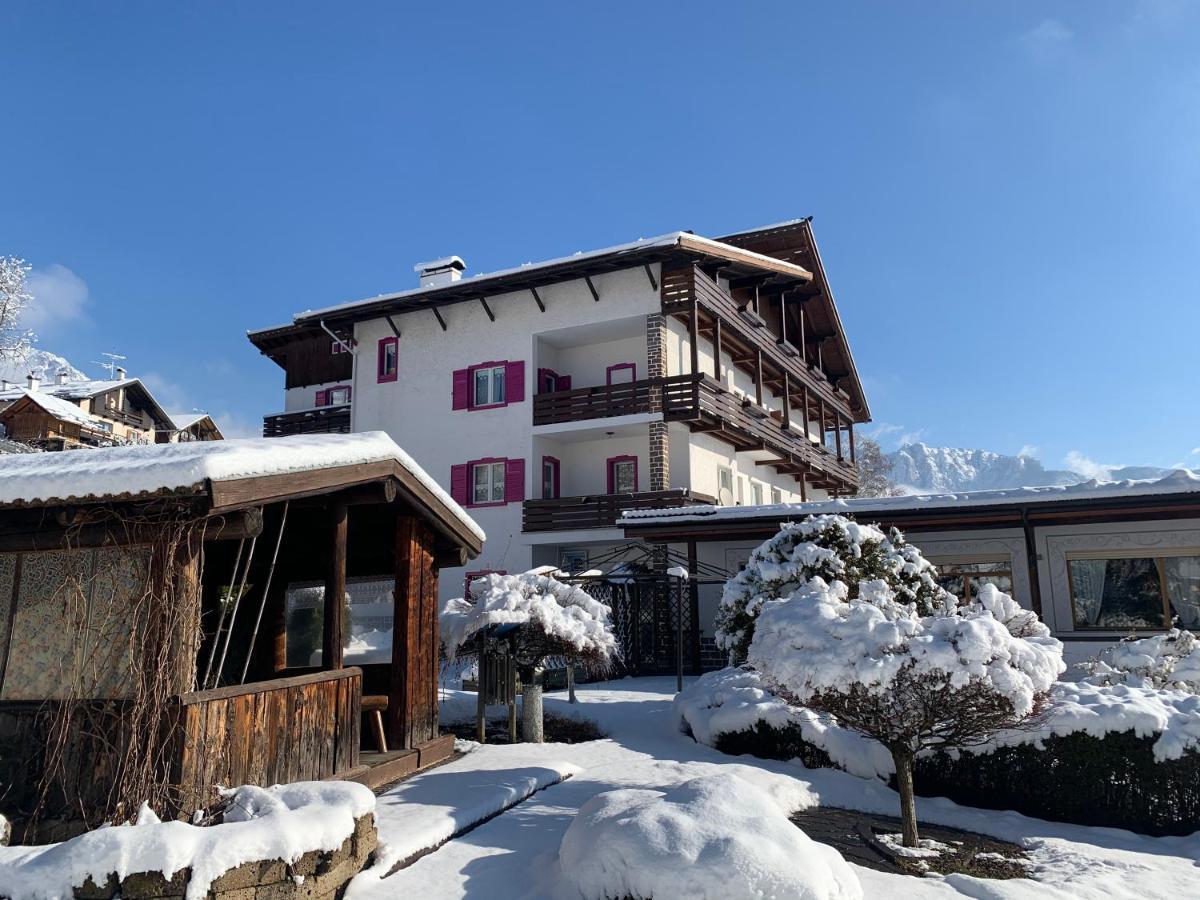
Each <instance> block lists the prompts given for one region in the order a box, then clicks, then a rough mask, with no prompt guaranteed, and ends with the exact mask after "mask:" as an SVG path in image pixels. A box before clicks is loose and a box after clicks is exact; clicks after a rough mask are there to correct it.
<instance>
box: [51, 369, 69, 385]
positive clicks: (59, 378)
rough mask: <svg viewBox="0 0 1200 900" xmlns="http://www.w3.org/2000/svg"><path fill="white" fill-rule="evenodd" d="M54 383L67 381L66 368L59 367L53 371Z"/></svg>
mask: <svg viewBox="0 0 1200 900" xmlns="http://www.w3.org/2000/svg"><path fill="white" fill-rule="evenodd" d="M54 383H55V384H66V383H67V370H66V369H59V370H58V371H57V372H55V373H54Z"/></svg>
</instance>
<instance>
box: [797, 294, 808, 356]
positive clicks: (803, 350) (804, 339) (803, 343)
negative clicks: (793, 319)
mask: <svg viewBox="0 0 1200 900" xmlns="http://www.w3.org/2000/svg"><path fill="white" fill-rule="evenodd" d="M806 305H807V304H805V303H801V304H800V316H799V324H800V346H799V348H798V349H799V350H800V358H801V359H802V360H804V363H805V365H807V364H808V347H807V344H808V336H807V335H806V334H805V333H804V307H805V306H806Z"/></svg>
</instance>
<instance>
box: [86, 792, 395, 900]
mask: <svg viewBox="0 0 1200 900" xmlns="http://www.w3.org/2000/svg"><path fill="white" fill-rule="evenodd" d="M377 839H378V836H377V833H376V831H375V817H374V816H373V815H371V814H370V813H368V814H367V815H365V816H362V817H360V818H359V819H358V820H357V822H356V823H355V828H354V833H353V834H352V835H350V836H349V837H348V838H346V840H345V841H343V842H342V846H340V847H339V848H338V849H336V850H313V851H310V852H308V853H305V854H304V855H303V856H301V857H300V859H298V860H297V861H296V862H294V863H287V862H284V861H283V860H282V859H270V860H255V861H253V862H247V863H243V864H242V865H240V866H237V867H236V868H233V869H230V870H229V871H227V872H225V873H224V874H222V875H219V876H218V877H217V878H216V879H215V880H214V881H213V883H212V884H211V885H209V888H208V893H207V894H206V896H207V897H208V898H210V900H335V898H339V897H341V896H342V894H343V892H344V891H345V889H346V885H347V884H348V883H349V881H350V879H351V878H353V877H354V876H355V875H357V874H358V873H359V872H361V871H362V870H363V868H364V867H365V866H366V865H367V862H368V861H369V859H370V857H371V854H372V853H373V852H374V851H375V845H376V842H377ZM191 874H192V873H191V869H183V870H182V871H179V872H176V873H175V876H174V877H173V878H170V879H167V878H165V877H164V876H163V874H162V873H161V872H136V873H133V874H130V875H126V876H125V877H124V878H121V879H118V878H117V876H116V874H115V873H114V874H110V875H109V876H108V879H107V881H105V882H104V883H103V884H96V882H95V881H93V880H92V879H91V878H88V880H87V881H86V882H84V883H83V885H81V886H79V887H76V888H75V898H76V900H114V898H117V897H119V898H121V900H182V898H183V897H184V895H185V894H186V893H187V888H188V883H189V881H190V879H191Z"/></svg>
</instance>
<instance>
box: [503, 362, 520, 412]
mask: <svg viewBox="0 0 1200 900" xmlns="http://www.w3.org/2000/svg"><path fill="white" fill-rule="evenodd" d="M504 399H505V402H506V403H520V402H521V401H522V400H524V399H525V363H524V361H523V360H522V361H518V362H510V363H505V364H504Z"/></svg>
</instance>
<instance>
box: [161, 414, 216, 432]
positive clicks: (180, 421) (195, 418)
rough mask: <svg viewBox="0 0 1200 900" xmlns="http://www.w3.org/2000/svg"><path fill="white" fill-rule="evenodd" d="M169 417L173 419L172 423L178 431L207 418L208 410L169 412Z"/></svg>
mask: <svg viewBox="0 0 1200 900" xmlns="http://www.w3.org/2000/svg"><path fill="white" fill-rule="evenodd" d="M167 418H168V419H170V420H171V424H172V425H174V426H175V430H176V431H183V430H184V429H187V428H191V427H192V426H193V425H195V424H196V423H197V422H199V421H200V420H201V419H207V418H208V413H206V412H186V413H167Z"/></svg>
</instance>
